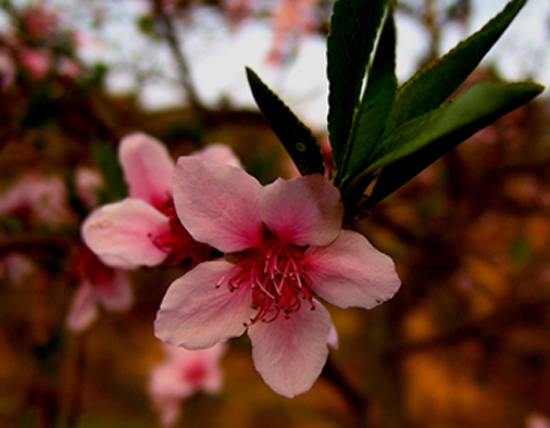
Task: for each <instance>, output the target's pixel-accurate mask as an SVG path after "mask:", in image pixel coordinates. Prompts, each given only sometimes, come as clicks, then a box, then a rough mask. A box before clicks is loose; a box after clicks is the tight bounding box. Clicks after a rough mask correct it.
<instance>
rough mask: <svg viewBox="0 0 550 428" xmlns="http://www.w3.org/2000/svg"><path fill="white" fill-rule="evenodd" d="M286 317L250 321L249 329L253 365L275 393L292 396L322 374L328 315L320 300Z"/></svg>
mask: <svg viewBox="0 0 550 428" xmlns="http://www.w3.org/2000/svg"><path fill="white" fill-rule="evenodd" d="M315 303H316V305H315V310H310V309H309V308H305V307H304V308H302V309H300V310H298V311H296V312H294V313H292V314H291V315H290V317H289V318H288V319H286V318H284V317H283V316H279V317H278V318H277V319H275V321H273V322H269V323H264V322H259V323H256V324H253V325H252V326H250V328H249V329H248V335H249V336H250V340H251V341H252V359H253V360H254V366H255V367H256V370H258V372H259V373H260V375H261V376H262V378H263V379H264V381H265V383H267V384H268V385H269V387H270V388H271V389H273V390H274V391H275V392H276V393H278V394H281V395H284V396H285V397H289V398H292V397H294V396H295V395H297V394H301V393H303V392H306V391H308V390H309V389H310V388H311V386H312V385H313V383H314V382H315V380H316V379H317V378H318V377H319V375H320V374H321V370H322V369H323V366H324V365H325V362H326V360H327V355H328V349H327V342H328V339H329V333H330V329H331V325H332V323H331V321H330V315H329V313H328V312H327V310H326V309H325V308H324V307H323V305H321V304H320V303H319V302H315Z"/></svg>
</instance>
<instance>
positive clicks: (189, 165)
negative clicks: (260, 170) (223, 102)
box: [173, 156, 263, 253]
mask: <svg viewBox="0 0 550 428" xmlns="http://www.w3.org/2000/svg"><path fill="white" fill-rule="evenodd" d="M173 188H174V203H175V206H176V211H177V213H178V217H179V218H180V220H181V222H182V223H183V225H184V226H185V228H186V229H187V230H188V231H189V233H190V234H191V236H193V238H195V239H196V240H197V241H199V242H204V243H207V244H209V245H211V246H212V247H214V248H217V249H218V250H220V251H223V252H224V253H232V252H236V251H241V250H245V249H248V248H251V247H254V246H256V245H257V244H258V243H259V241H260V237H261V233H262V230H263V225H262V222H261V219H260V213H259V211H258V195H259V193H260V189H261V184H260V183H259V182H258V181H257V180H256V179H255V178H254V177H252V176H251V175H248V174H247V173H246V172H245V171H244V170H242V169H239V168H234V167H231V166H227V165H222V164H217V163H214V162H208V161H203V160H200V159H196V158H193V157H191V156H181V157H180V158H179V159H178V163H177V165H176V170H175V172H174V182H173Z"/></svg>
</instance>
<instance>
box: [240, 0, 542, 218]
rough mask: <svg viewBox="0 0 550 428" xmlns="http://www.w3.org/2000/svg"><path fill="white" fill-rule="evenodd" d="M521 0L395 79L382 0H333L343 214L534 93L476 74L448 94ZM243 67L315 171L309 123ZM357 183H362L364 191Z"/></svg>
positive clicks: (369, 202)
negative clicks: (475, 79) (477, 79)
mask: <svg viewBox="0 0 550 428" xmlns="http://www.w3.org/2000/svg"><path fill="white" fill-rule="evenodd" d="M526 1H527V0H512V1H510V2H509V3H508V5H507V6H506V7H505V8H504V9H503V10H502V11H501V12H500V13H499V14H498V15H497V16H495V17H494V18H493V19H492V20H491V21H489V22H488V23H487V24H486V25H485V26H484V27H483V28H482V29H481V30H479V31H478V32H477V33H475V34H473V35H472V36H470V37H469V38H467V39H466V40H463V41H462V42H460V43H459V44H458V45H457V46H456V47H455V48H454V49H452V50H451V51H450V52H448V53H447V54H446V55H444V56H443V57H441V58H439V59H438V60H436V61H434V62H433V63H432V64H430V65H429V66H427V67H426V68H424V69H421V70H419V71H418V72H417V73H416V74H415V75H414V76H412V77H411V78H410V79H409V80H408V81H407V82H405V83H404V84H403V85H402V86H400V87H399V86H398V83H397V78H396V75H395V46H396V34H395V25H394V18H393V8H392V5H391V1H389V0H370V1H366V0H337V1H336V3H335V5H334V10H333V15H332V18H331V22H330V33H329V36H328V39H327V63H328V64H327V75H328V80H329V85H330V93H329V99H328V102H329V113H328V131H329V137H330V144H331V148H332V156H333V163H334V171H333V175H332V179H333V181H334V184H335V185H336V187H338V189H340V191H341V193H342V197H343V201H344V204H345V205H346V210H347V213H348V218H349V219H351V218H353V217H355V216H357V215H362V214H366V213H367V212H368V211H369V210H370V209H372V208H373V207H374V206H375V205H376V204H377V203H378V202H380V201H381V200H382V199H384V198H386V197H387V196H389V195H390V194H391V193H393V192H394V191H395V190H397V189H398V188H399V187H401V186H402V185H403V184H405V183H406V182H408V181H409V180H410V179H412V178H413V177H414V176H415V175H416V174H418V173H419V172H421V171H422V170H423V169H424V168H426V167H427V166H429V165H430V164H432V163H433V162H435V161H436V160H437V159H439V158H440V157H441V156H443V155H444V154H445V153H447V152H448V151H449V150H452V149H453V148H454V147H456V146H457V145H458V144H459V143H461V142H462V141H464V140H466V139H467V138H468V137H470V136H471V135H473V134H474V133H476V132H477V131H478V130H480V129H482V128H484V127H486V126H488V125H489V124H491V123H492V122H494V121H495V120H496V119H498V118H499V117H501V116H503V115H505V114H507V113H509V112H510V111H512V110H514V109H516V108H518V107H519V106H521V105H523V104H525V103H527V102H528V101H530V100H531V99H533V98H534V97H536V96H537V95H538V94H540V93H541V92H542V90H543V87H542V86H541V85H538V84H536V83H531V82H516V83H504V82H494V81H486V82H479V83H476V84H474V85H472V86H471V87H469V88H468V89H467V90H466V91H464V92H462V93H460V94H459V95H458V96H456V97H455V98H453V99H450V98H451V96H453V94H454V93H455V92H456V91H457V89H459V87H460V86H461V84H462V83H463V82H464V81H465V80H466V78H467V77H468V76H469V75H470V74H471V73H472V71H474V69H475V68H476V67H477V65H478V64H479V63H480V61H481V60H482V59H483V57H484V56H485V54H486V53H487V52H488V51H489V50H490V48H491V47H492V46H493V45H494V44H495V43H496V41H497V40H498V39H499V37H500V36H501V35H502V33H503V32H504V31H505V30H506V28H507V27H508V25H509V24H510V23H511V22H512V20H513V19H514V18H515V16H516V15H517V14H518V12H519V11H520V10H521V8H522V7H523V6H524V5H525V3H526ZM247 73H248V79H249V83H250V86H251V89H252V92H253V95H254V98H255V100H256V102H257V104H258V106H259V107H260V109H261V110H262V112H263V113H264V114H265V116H266V117H267V118H268V120H269V122H270V123H271V125H272V127H273V129H274V131H275V132H276V134H277V136H278V137H279V138H280V139H281V141H282V142H283V144H284V146H285V147H286V149H287V151H288V152H289V154H290V156H291V157H292V159H293V161H294V162H295V163H296V165H297V167H298V169H299V170H300V172H301V173H302V174H312V173H323V170H324V167H323V158H322V156H321V153H320V149H319V146H318V145H317V142H316V140H315V138H314V137H313V134H312V133H311V131H310V130H309V129H308V128H307V127H306V126H305V125H304V124H303V123H302V122H301V121H300V120H299V119H298V118H297V117H296V116H295V115H294V113H292V111H291V110H290V109H289V108H288V107H287V106H286V105H285V104H284V103H283V102H282V101H281V100H280V99H279V98H278V97H277V95H276V94H274V93H273V92H272V91H271V90H270V89H269V88H268V87H267V86H266V85H265V84H264V83H263V82H262V81H261V80H260V79H259V77H258V76H257V75H256V74H255V73H254V72H253V71H252V70H249V69H248V70H247ZM375 181H376V182H375ZM373 182H375V183H374V185H373ZM369 186H370V187H369ZM367 188H372V191H371V192H370V194H368V195H365V192H366V190H367Z"/></svg>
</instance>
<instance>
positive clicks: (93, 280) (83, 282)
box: [66, 245, 133, 332]
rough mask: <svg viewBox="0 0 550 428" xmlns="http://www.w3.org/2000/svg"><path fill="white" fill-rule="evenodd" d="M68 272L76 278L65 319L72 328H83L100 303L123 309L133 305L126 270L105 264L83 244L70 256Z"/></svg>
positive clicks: (112, 308)
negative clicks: (73, 293) (70, 262)
mask: <svg viewBox="0 0 550 428" xmlns="http://www.w3.org/2000/svg"><path fill="white" fill-rule="evenodd" d="M71 275H72V276H73V277H74V278H75V279H76V281H77V282H78V286H77V290H76V293H75V295H74V297H73V301H72V304H71V307H70V309H69V312H68V315H67V319H66V323H67V328H68V329H69V330H71V331H74V332H82V331H84V330H86V329H87V328H88V327H89V326H90V325H91V324H92V323H93V322H94V321H95V320H96V319H97V317H98V315H99V307H103V308H104V309H107V310H109V311H116V312H124V311H126V310H128V309H129V308H130V306H131V305H132V302H133V297H132V288H131V284H130V280H129V278H128V276H127V274H126V272H124V271H123V270H120V269H111V268H109V267H107V266H105V265H104V264H103V263H102V262H101V261H100V260H99V259H98V258H97V256H96V255H95V254H94V253H92V252H91V251H90V250H89V249H88V248H87V247H86V246H84V245H82V246H81V247H80V248H79V249H78V251H77V252H76V254H75V255H74V257H73V267H72V269H71Z"/></svg>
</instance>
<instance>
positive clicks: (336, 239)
mask: <svg viewBox="0 0 550 428" xmlns="http://www.w3.org/2000/svg"><path fill="white" fill-rule="evenodd" d="M173 186H174V201H175V207H176V211H177V213H178V216H179V217H180V219H181V221H182V223H183V225H184V226H185V227H186V228H187V230H188V231H189V233H190V234H191V236H193V237H194V238H195V239H196V240H198V241H200V242H205V243H207V244H209V245H211V246H213V247H214V248H217V249H218V250H220V251H222V252H223V253H225V260H216V261H207V262H204V263H201V264H199V265H198V266H197V267H195V268H194V269H192V270H191V271H189V272H187V273H186V274H185V275H184V276H182V277H181V278H179V279H177V280H175V281H174V282H173V283H172V285H171V286H170V287H169V289H168V291H167V293H166V295H165V297H164V300H163V302H162V304H161V307H160V310H159V312H158V314H157V318H156V321H155V334H156V335H157V337H158V338H160V339H161V340H163V341H164V342H166V343H169V344H171V345H176V346H183V347H185V348H188V349H203V348H208V347H210V346H213V345H214V344H215V343H218V342H220V341H224V340H227V339H229V338H232V337H237V336H240V335H242V334H243V333H244V332H248V336H249V337H250V340H251V342H252V358H253V361H254V365H255V367H256V369H257V370H258V372H259V373H260V374H261V376H262V377H263V379H264V380H265V382H266V383H267V384H268V385H269V386H270V387H271V388H272V389H273V390H274V391H275V392H277V393H279V394H282V395H285V396H287V397H293V396H294V395H296V394H300V393H303V392H305V391H307V390H309V388H310V387H311V386H312V384H313V382H314V381H315V380H316V379H317V377H318V376H319V374H320V372H321V370H322V368H323V366H324V364H325V361H326V358H327V355H328V349H327V343H329V342H330V343H329V344H331V345H335V342H334V341H333V339H334V337H332V339H331V340H330V341H329V337H330V336H332V335H331V326H332V323H331V320H330V315H329V313H328V312H327V310H326V309H325V308H324V306H323V305H322V304H321V303H320V302H319V301H318V300H317V296H318V297H320V298H322V299H324V300H326V301H328V302H330V303H332V304H334V305H336V306H339V307H342V308H345V307H349V306H358V307H363V308H367V309H368V308H373V307H374V306H376V305H378V304H380V303H381V302H383V301H385V300H388V299H389V298H391V297H392V296H393V295H394V293H395V292H396V291H397V289H398V288H399V286H400V280H399V278H398V276H397V273H396V272H395V268H394V264H393V261H392V260H391V259H390V258H389V257H388V256H386V255H384V254H382V253H381V252H379V251H378V250H376V249H375V248H374V247H373V246H372V245H371V244H370V243H369V241H368V240H367V239H366V238H365V237H364V236H363V235H361V234H359V233H357V232H354V231H349V230H342V220H343V214H344V207H343V204H342V202H341V201H340V193H339V191H338V189H336V188H335V187H334V186H333V185H332V183H331V182H330V181H329V180H328V179H327V178H326V177H324V176H322V175H319V174H316V175H309V176H305V177H298V178H294V179H291V180H283V179H278V180H276V181H275V182H274V183H272V184H269V185H267V186H265V187H262V185H261V184H260V183H259V182H258V181H257V180H256V179H255V178H254V177H252V176H250V175H248V174H247V173H246V172H245V171H243V170H241V169H238V168H233V167H230V166H226V165H220V164H214V163H212V162H207V161H201V160H197V159H193V158H189V157H187V158H185V157H180V158H179V160H178V164H177V166H176V171H175V173H174V182H173ZM189 207H192V208H193V209H189Z"/></svg>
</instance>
